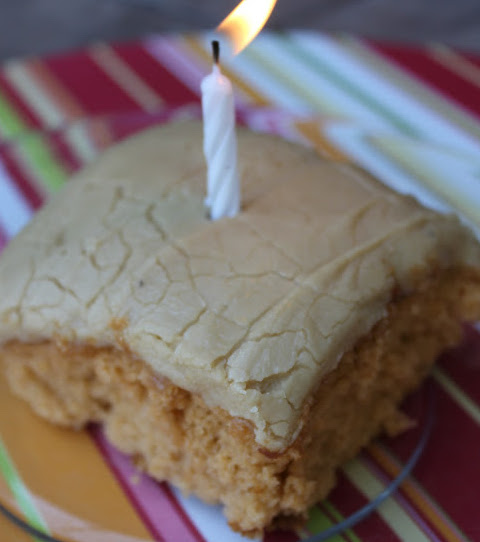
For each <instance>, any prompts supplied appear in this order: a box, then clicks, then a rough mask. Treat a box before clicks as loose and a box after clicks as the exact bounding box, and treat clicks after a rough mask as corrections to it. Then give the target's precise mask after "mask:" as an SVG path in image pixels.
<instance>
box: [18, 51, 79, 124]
mask: <svg viewBox="0 0 480 542" xmlns="http://www.w3.org/2000/svg"><path fill="white" fill-rule="evenodd" d="M24 67H25V69H27V70H28V71H29V72H30V74H31V75H32V76H33V77H34V78H35V80H36V81H37V82H38V83H39V84H40V85H41V86H42V87H43V89H44V91H45V93H46V94H47V95H49V96H50V97H51V98H52V101H53V102H55V104H56V105H57V106H58V108H59V109H61V110H62V112H63V113H64V115H65V116H66V117H67V120H72V119H78V118H80V117H82V116H84V115H85V111H84V109H83V107H82V106H81V105H80V103H79V102H78V101H77V100H76V99H75V98H74V97H73V96H72V94H71V93H70V92H69V91H68V90H67V89H66V87H65V86H64V85H62V83H61V82H60V81H59V80H58V79H57V78H56V77H55V75H54V74H53V73H52V72H51V71H50V70H49V69H48V68H47V66H46V65H45V64H44V63H43V62H42V61H41V60H38V59H33V60H29V61H27V62H25V64H24Z"/></svg>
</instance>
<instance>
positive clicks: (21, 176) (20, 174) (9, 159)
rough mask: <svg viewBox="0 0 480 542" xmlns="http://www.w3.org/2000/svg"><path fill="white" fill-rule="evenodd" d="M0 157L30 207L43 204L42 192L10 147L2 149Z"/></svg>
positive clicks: (37, 206)
mask: <svg viewBox="0 0 480 542" xmlns="http://www.w3.org/2000/svg"><path fill="white" fill-rule="evenodd" d="M0 157H1V160H2V162H3V164H4V166H5V167H6V169H7V170H8V172H9V173H10V176H11V179H12V181H13V182H14V183H15V185H16V186H17V188H18V189H19V191H20V192H21V194H22V196H23V197H24V199H25V201H26V202H27V203H28V204H29V205H30V207H31V208H32V209H34V210H36V209H39V208H40V207H41V206H42V204H43V201H44V194H43V192H42V191H41V190H40V188H39V187H38V186H37V185H36V183H35V181H34V180H33V179H32V178H31V177H30V176H29V175H28V174H27V173H26V172H25V170H24V168H23V167H22V166H21V164H20V163H19V160H18V159H17V158H16V157H15V156H14V155H12V152H11V149H7V150H3V149H2V151H1V152H0Z"/></svg>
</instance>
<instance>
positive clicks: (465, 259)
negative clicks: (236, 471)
mask: <svg viewBox="0 0 480 542" xmlns="http://www.w3.org/2000/svg"><path fill="white" fill-rule="evenodd" d="M238 140H239V141H238V142H239V165H240V176H241V179H242V200H243V208H242V212H241V213H240V214H239V215H238V216H236V217H234V218H227V219H221V220H218V221H215V222H213V221H210V220H208V218H207V217H206V213H205V208H204V205H203V202H204V197H205V176H206V172H205V166H204V159H203V155H202V134H201V125H200V124H197V123H180V124H171V125H167V126H163V127H158V128H154V129H151V130H148V131H145V132H144V133H142V134H140V135H138V136H136V137H133V138H131V139H128V140H126V141H124V142H123V143H121V144H119V145H116V146H115V147H113V148H112V149H110V150H109V151H107V152H106V153H104V154H103V156H102V157H101V158H100V159H99V160H98V161H97V162H95V163H94V164H93V165H91V166H89V167H87V168H86V169H84V170H83V171H82V172H81V173H80V174H78V175H76V176H75V177H74V178H73V179H72V180H71V181H70V182H69V183H68V184H67V186H66V187H65V188H64V189H63V190H62V191H61V192H60V193H59V194H58V196H57V197H55V198H54V199H53V200H52V201H50V202H49V203H48V204H47V205H46V206H45V207H44V208H43V209H42V210H41V211H40V212H39V213H38V214H37V215H36V216H35V218H34V219H33V220H32V221H31V222H30V224H29V225H28V226H27V227H26V228H25V229H24V230H23V231H22V232H21V233H20V234H19V235H18V236H17V237H16V238H15V239H14V240H13V241H12V242H11V243H10V245H9V246H8V247H7V248H6V250H5V251H4V254H2V257H1V258H0V342H2V343H5V342H8V341H10V340H20V341H24V342H30V343H32V342H40V341H45V340H61V341H66V342H68V343H71V344H79V345H83V344H93V345H98V346H113V347H117V348H119V349H125V348H127V349H129V350H130V352H131V353H132V354H133V355H134V356H136V357H138V358H140V359H142V360H144V361H145V362H146V363H148V364H149V365H150V366H151V367H152V368H153V369H154V370H155V371H157V372H158V373H159V374H161V375H163V376H165V377H167V378H169V379H170V380H171V381H172V382H173V383H175V384H176V385H178V386H180V387H183V388H185V389H187V390H189V391H192V392H195V393H199V394H201V396H202V397H203V398H204V400H205V401H206V402H207V403H208V404H209V405H210V406H220V407H222V408H224V409H225V410H227V411H228V412H229V413H230V414H231V415H233V416H239V417H241V418H244V419H246V420H249V421H251V422H252V426H253V427H254V429H255V437H256V440H257V442H258V444H259V446H262V447H264V448H266V449H268V450H272V451H278V450H282V449H284V448H285V447H286V446H288V445H289V444H291V442H292V441H293V440H294V439H295V437H296V435H297V434H298V432H299V430H300V426H301V414H302V408H303V405H304V404H305V401H306V400H308V398H309V397H310V396H311V393H312V391H314V390H315V389H316V388H317V387H318V385H319V382H320V381H321V379H322V378H323V377H324V376H325V375H326V374H327V373H328V372H329V371H332V370H333V369H334V368H335V367H336V365H337V364H338V363H339V360H340V358H341V356H342V354H344V353H345V352H346V351H348V350H349V349H350V348H351V347H352V346H353V344H354V343H355V342H356V341H357V340H358V339H359V338H360V337H361V336H363V335H364V334H366V333H368V332H369V330H370V329H371V328H372V326H373V325H374V324H375V323H376V322H378V321H379V320H380V319H381V318H382V317H383V316H384V315H385V313H386V306H387V304H388V303H389V301H390V300H391V299H392V295H393V292H394V290H395V291H404V292H408V291H409V290H410V289H411V288H412V286H413V283H412V270H415V271H416V272H417V274H418V271H419V270H420V271H424V272H425V273H428V272H430V271H431V270H432V269H434V268H435V269H437V268H438V267H440V268H447V267H451V266H475V267H480V248H479V246H478V244H477V243H476V241H475V239H474V238H473V236H472V235H471V234H470V233H469V232H468V231H467V230H466V229H465V228H463V227H462V226H461V225H460V224H459V222H458V220H457V219H456V218H454V217H452V216H443V215H439V214H437V213H435V212H433V211H430V210H427V209H425V208H423V207H421V206H420V205H419V204H418V203H417V202H416V201H414V200H413V199H412V198H408V197H404V196H400V195H398V194H396V193H394V192H392V191H391V190H389V189H388V188H386V187H384V186H383V185H381V184H380V183H378V182H377V181H375V180H374V179H372V178H370V177H369V176H368V175H366V174H364V173H363V172H361V171H360V170H357V169H356V168H354V167H353V166H349V165H345V164H337V163H333V162H329V161H326V160H323V159H321V158H319V157H318V156H317V155H316V154H315V153H314V152H313V151H310V150H308V149H304V148H302V147H297V146H295V145H293V144H290V143H287V142H285V141H282V140H280V139H277V138H274V137H271V136H266V135H259V134H254V133H251V132H248V131H245V130H240V131H239V134H238Z"/></svg>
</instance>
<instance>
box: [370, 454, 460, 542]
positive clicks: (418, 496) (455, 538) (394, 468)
mask: <svg viewBox="0 0 480 542" xmlns="http://www.w3.org/2000/svg"><path fill="white" fill-rule="evenodd" d="M368 451H369V453H370V455H371V456H372V457H373V458H374V459H375V461H376V462H377V463H378V464H379V465H380V467H382V469H383V470H384V471H385V472H386V473H387V474H388V475H389V476H391V477H392V478H395V477H396V476H397V475H398V473H399V472H400V466H399V465H398V464H397V463H396V462H395V461H394V460H393V459H392V458H391V457H390V456H389V455H388V454H387V453H386V452H385V451H384V450H383V449H382V448H381V447H380V446H379V445H378V444H370V446H369V447H368ZM401 489H402V491H403V493H404V494H405V495H406V496H407V497H408V498H409V499H410V501H411V502H412V503H413V504H414V505H415V507H416V508H417V509H418V510H419V511H420V512H421V513H422V515H423V516H424V517H425V518H426V519H427V520H428V521H429V522H430V523H431V524H432V525H433V526H434V527H435V529H437V531H438V532H439V533H440V534H441V535H442V537H443V538H444V539H445V540H447V541H448V542H464V541H465V540H467V539H466V537H465V536H463V535H462V533H461V532H460V530H459V529H458V528H457V527H456V526H455V525H454V524H453V523H452V522H449V521H447V520H446V519H445V512H444V511H443V510H440V509H439V508H438V505H437V504H435V503H434V502H432V501H431V500H430V499H429V497H428V495H426V494H425V493H424V492H423V491H421V490H420V489H419V488H418V487H417V485H416V484H415V483H414V482H413V481H412V480H411V479H410V478H407V479H406V480H405V481H404V482H403V483H402V486H401Z"/></svg>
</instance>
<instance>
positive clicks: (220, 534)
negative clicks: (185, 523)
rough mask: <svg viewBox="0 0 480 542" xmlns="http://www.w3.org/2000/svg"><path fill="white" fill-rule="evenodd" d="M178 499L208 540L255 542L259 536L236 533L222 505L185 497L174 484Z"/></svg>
mask: <svg viewBox="0 0 480 542" xmlns="http://www.w3.org/2000/svg"><path fill="white" fill-rule="evenodd" d="M172 491H173V492H174V493H175V497H176V499H177V501H178V502H179V503H180V504H181V505H182V507H183V509H184V510H185V512H186V513H187V515H188V516H189V518H190V519H191V520H192V521H193V523H194V524H195V527H197V529H198V530H199V531H200V533H201V534H202V536H203V537H204V538H205V539H206V540H207V541H208V542H218V541H219V540H221V541H222V542H252V540H253V542H254V541H255V540H257V541H258V542H260V539H259V538H255V539H252V538H246V537H244V536H242V535H241V534H238V533H235V532H233V531H232V529H231V528H230V527H229V526H228V523H227V520H226V519H225V516H224V515H223V514H222V507H221V506H212V505H210V504H206V503H204V502H202V501H200V500H199V499H197V498H196V497H184V496H183V495H182V493H181V492H180V491H179V490H178V489H176V488H174V487H173V486H172Z"/></svg>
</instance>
